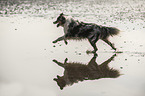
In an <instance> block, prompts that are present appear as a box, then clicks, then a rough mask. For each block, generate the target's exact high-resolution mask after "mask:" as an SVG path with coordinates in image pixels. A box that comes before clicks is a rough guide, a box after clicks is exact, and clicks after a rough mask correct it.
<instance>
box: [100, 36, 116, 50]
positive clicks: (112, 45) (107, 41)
mask: <svg viewBox="0 0 145 96" xmlns="http://www.w3.org/2000/svg"><path fill="white" fill-rule="evenodd" d="M102 40H103V41H104V42H106V43H107V44H108V45H110V46H111V47H112V49H114V50H115V51H116V48H115V46H114V44H113V43H111V42H110V41H109V40H108V39H102Z"/></svg>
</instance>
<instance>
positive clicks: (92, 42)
mask: <svg viewBox="0 0 145 96" xmlns="http://www.w3.org/2000/svg"><path fill="white" fill-rule="evenodd" d="M88 40H89V42H90V44H91V45H92V46H93V48H94V51H92V53H96V51H97V50H98V48H97V46H96V42H97V41H98V40H99V35H97V34H95V35H93V36H92V37H90V38H88Z"/></svg>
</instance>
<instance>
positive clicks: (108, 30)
mask: <svg viewBox="0 0 145 96" xmlns="http://www.w3.org/2000/svg"><path fill="white" fill-rule="evenodd" d="M100 31H101V35H100V37H101V39H106V38H108V37H109V36H114V35H118V34H119V32H120V30H119V29H117V28H115V27H105V26H101V27H100Z"/></svg>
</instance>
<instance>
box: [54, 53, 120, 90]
mask: <svg viewBox="0 0 145 96" xmlns="http://www.w3.org/2000/svg"><path fill="white" fill-rule="evenodd" d="M115 56H116V54H114V55H113V56H112V57H110V58H109V59H108V60H106V61H104V62H103V63H102V64H97V63H96V56H94V57H93V58H92V59H91V60H90V61H89V63H88V64H87V65H86V64H82V63H76V62H75V63H74V62H73V63H69V62H68V63H67V60H68V59H67V58H66V59H65V61H64V63H61V62H58V61H57V60H55V59H54V60H53V62H55V63H56V64H58V65H59V66H61V67H62V68H64V74H63V76H59V75H57V78H54V79H53V80H54V81H56V82H57V84H58V86H59V87H60V89H61V90H62V89H63V88H64V87H66V85H73V84H74V83H78V82H79V81H84V80H98V79H101V78H117V77H119V76H120V75H121V74H120V72H119V71H118V70H116V69H113V68H110V67H109V66H108V64H109V63H110V62H111V61H112V60H113V59H114V57H115Z"/></svg>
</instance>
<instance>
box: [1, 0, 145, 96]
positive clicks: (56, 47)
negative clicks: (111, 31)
mask: <svg viewBox="0 0 145 96" xmlns="http://www.w3.org/2000/svg"><path fill="white" fill-rule="evenodd" d="M44 1H45V0H44ZM44 1H43V2H42V1H40V2H31V1H25V0H24V2H22V1H21V2H20V3H18V2H16V3H14V4H12V3H8V5H7V4H5V1H4V2H3V3H0V5H2V6H1V10H0V30H1V31H0V96H96V95H98V96H145V70H144V68H145V41H144V36H145V32H144V31H145V29H144V28H145V26H144V7H143V5H144V3H145V2H143V1H142V0H139V1H138V0H137V1H136V0H134V1H133V0H130V2H128V1H126V0H123V1H116V2H115V3H113V1H111V0H109V3H108V2H105V3H104V2H103V1H102V2H101V1H99V0H98V1H96V2H94V1H93V0H92V1H91V0H90V2H89V3H86V2H83V1H79V2H73V1H75V0H68V1H67V2H65V3H64V1H63V2H60V3H58V2H57V3H55V2H56V1H55V0H54V2H49V0H48V2H44ZM112 4H113V5H112ZM39 5H40V6H39ZM82 5H83V6H84V5H85V7H82ZM16 6H17V7H16ZM68 6H69V7H68ZM15 7H16V8H15ZM76 10H77V11H76ZM88 10H90V11H88ZM62 11H63V12H64V13H67V14H68V15H71V16H73V17H75V18H76V19H79V20H80V21H84V22H93V23H97V24H100V25H105V26H113V27H117V28H119V29H120V30H121V32H120V34H119V35H118V36H114V37H110V40H111V41H112V42H113V43H114V44H115V46H116V47H117V48H118V50H119V51H121V52H122V53H116V56H115V55H114V54H115V53H114V51H113V50H112V49H111V48H110V47H109V46H108V45H107V44H105V43H104V42H103V41H101V40H99V41H98V43H97V47H98V49H99V50H98V52H97V54H98V57H96V60H94V62H93V63H89V62H90V61H91V60H92V59H93V54H87V53H86V51H87V50H92V49H93V48H92V47H91V45H90V44H89V42H88V41H87V40H82V41H68V45H65V44H64V42H63V41H61V42H58V43H56V44H53V43H52V41H53V40H55V39H56V38H58V37H59V36H62V35H63V29H62V28H57V27H56V25H53V23H52V22H53V21H54V20H55V19H56V17H57V15H58V14H59V13H60V12H62ZM106 14H108V15H106ZM112 57H113V59H110V58H112ZM66 58H67V59H68V60H67V59H66ZM65 60H66V61H67V62H66V63H69V65H70V66H69V65H68V68H70V69H71V70H75V69H77V70H75V71H76V74H74V73H75V72H72V73H71V72H70V71H68V70H67V68H65V67H62V66H61V65H63V64H64V63H65ZM106 60H110V62H108V63H105V64H106V65H108V67H107V68H109V69H107V68H106V67H101V64H102V63H103V62H105V61H106ZM56 61H57V62H61V64H57V62H56ZM71 63H73V64H72V65H71ZM94 64H96V66H95V67H93V68H92V67H90V66H89V65H91V66H94ZM84 65H85V66H84ZM75 66H77V68H75ZM79 68H80V69H81V68H82V69H83V68H86V69H88V71H85V72H84V70H82V71H80V69H79ZM97 68H99V69H102V68H104V70H103V71H97V72H96V69H97ZM111 68H113V69H114V70H116V71H115V72H116V77H115V74H114V75H113V73H112V74H111V75H108V74H107V72H106V71H107V70H111ZM83 73H85V74H83ZM117 73H119V74H120V75H119V76H118V75H117ZM86 74H89V75H88V76H86ZM94 74H96V75H95V76H98V77H94ZM105 74H107V75H105ZM57 75H59V76H60V77H63V80H65V81H66V82H65V83H64V82H62V81H61V82H62V83H59V84H62V85H63V84H64V85H66V86H64V87H63V90H61V89H60V85H58V84H57V82H56V81H55V80H56V78H59V77H58V76H57ZM107 76H108V77H107ZM111 76H112V77H111ZM113 76H114V77H113ZM64 77H65V78H64ZM70 78H71V79H70ZM73 80H74V81H73Z"/></svg>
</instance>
